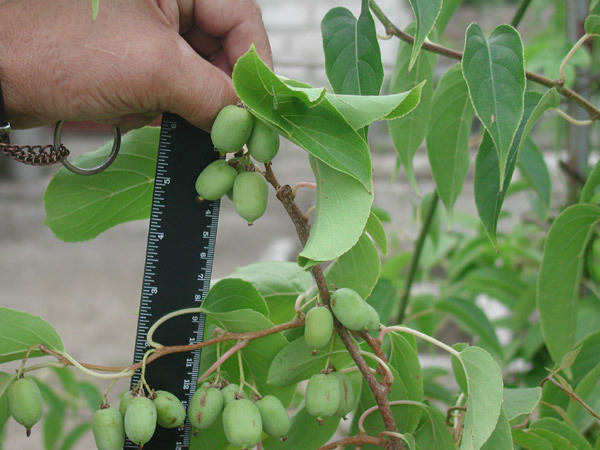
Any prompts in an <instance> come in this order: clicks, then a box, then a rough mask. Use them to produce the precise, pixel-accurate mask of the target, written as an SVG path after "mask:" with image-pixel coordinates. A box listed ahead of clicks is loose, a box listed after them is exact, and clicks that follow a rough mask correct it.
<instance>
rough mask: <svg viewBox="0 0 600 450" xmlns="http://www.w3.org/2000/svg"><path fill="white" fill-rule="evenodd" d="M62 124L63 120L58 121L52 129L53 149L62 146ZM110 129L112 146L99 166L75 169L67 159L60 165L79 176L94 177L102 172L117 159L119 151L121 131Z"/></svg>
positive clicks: (116, 128)
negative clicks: (111, 131) (111, 130)
mask: <svg viewBox="0 0 600 450" xmlns="http://www.w3.org/2000/svg"><path fill="white" fill-rule="evenodd" d="M64 123H65V121H64V120H60V121H58V122H56V126H55V127H54V147H55V148H60V147H61V145H62V143H61V136H62V128H63V125H64ZM112 129H113V146H112V149H111V151H110V154H109V155H108V156H107V157H106V159H105V160H104V161H102V162H101V163H100V164H98V165H97V166H95V167H90V168H83V167H77V166H76V165H74V164H73V163H72V162H70V161H69V159H68V158H64V159H62V160H61V163H62V164H63V166H65V167H66V168H67V169H69V170H70V171H71V172H74V173H76V174H79V175H94V174H96V173H100V172H102V171H103V170H104V169H106V168H107V167H108V166H110V165H111V164H112V163H113V161H114V160H115V158H116V157H117V155H118V154H119V149H120V147H121V129H120V128H118V127H115V126H113V127H112Z"/></svg>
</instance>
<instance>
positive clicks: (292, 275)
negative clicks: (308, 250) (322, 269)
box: [229, 261, 312, 324]
mask: <svg viewBox="0 0 600 450" xmlns="http://www.w3.org/2000/svg"><path fill="white" fill-rule="evenodd" d="M229 277H230V278H240V279H242V280H245V281H248V282H250V283H252V285H253V286H254V287H255V288H256V289H257V290H258V292H259V293H260V295H261V296H262V297H263V298H264V299H265V301H266V302H267V306H268V307H269V319H270V320H271V322H273V323H275V324H278V323H283V322H287V321H289V320H292V319H293V317H294V314H295V312H294V302H295V301H296V298H297V297H298V295H300V294H301V293H303V292H306V291H308V290H309V289H310V287H311V285H312V277H311V275H310V273H309V272H306V271H304V270H302V268H300V266H298V264H296V263H293V262H287V261H264V262H257V263H253V264H250V265H248V266H245V267H240V268H237V269H236V270H234V271H233V272H232V273H231V274H230V275H229Z"/></svg>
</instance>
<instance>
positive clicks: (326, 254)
mask: <svg viewBox="0 0 600 450" xmlns="http://www.w3.org/2000/svg"><path fill="white" fill-rule="evenodd" d="M310 162H311V166H312V169H313V172H314V174H315V179H316V182H317V207H316V209H315V212H314V222H313V224H312V227H311V230H310V235H309V238H308V241H307V242H306V245H305V246H304V249H303V250H302V252H301V253H300V255H298V264H299V265H300V266H301V267H303V268H308V267H311V266H313V265H315V264H318V263H320V262H323V261H330V260H333V259H335V258H337V257H339V256H340V255H343V254H344V253H346V252H347V251H348V250H350V249H351V248H352V247H354V245H355V244H356V242H358V239H359V238H360V236H361V235H362V232H363V230H364V228H365V225H366V223H367V220H368V218H369V215H370V213H371V203H372V202H373V194H372V193H368V192H367V191H365V190H364V189H363V187H362V185H361V184H360V183H359V182H357V181H356V180H355V179H354V178H351V177H349V176H347V175H346V174H344V173H342V172H339V171H337V170H334V169H332V168H331V167H329V166H328V165H326V164H323V163H322V162H320V161H317V160H316V159H314V158H311V159H310ZM341 224H343V227H341V226H340V225H341Z"/></svg>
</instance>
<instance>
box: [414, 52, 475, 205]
mask: <svg viewBox="0 0 600 450" xmlns="http://www.w3.org/2000/svg"><path fill="white" fill-rule="evenodd" d="M473 114H474V112H473V106H471V100H470V99H469V91H468V89H467V84H466V83H465V80H464V78H463V75H462V72H461V67H460V64H456V65H455V66H453V67H452V68H450V69H449V70H448V71H447V72H446V73H445V74H444V76H443V77H442V79H441V80H440V82H439V84H438V86H437V88H436V90H435V93H434V94H433V100H432V105H431V115H430V117H429V127H428V130H427V141H426V142H427V155H428V157H429V163H430V164H431V171H432V173H433V179H434V181H435V185H436V188H437V192H438V194H439V196H440V198H441V200H442V202H443V203H444V206H445V207H446V210H447V211H449V212H451V211H452V209H453V207H454V203H455V202H456V199H457V198H458V196H459V194H460V192H461V191H462V188H463V185H464V183H465V178H466V176H467V172H468V171H469V134H470V132H471V124H472V123H473Z"/></svg>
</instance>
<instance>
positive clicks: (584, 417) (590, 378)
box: [567, 363, 600, 429]
mask: <svg viewBox="0 0 600 450" xmlns="http://www.w3.org/2000/svg"><path fill="white" fill-rule="evenodd" d="M599 381H600V363H598V364H596V366H595V367H594V368H593V369H592V370H590V371H589V372H588V373H587V374H585V376H584V377H583V379H582V380H581V381H580V382H579V383H578V384H577V387H576V388H575V393H576V394H577V395H578V396H579V398H581V399H583V401H585V403H586V404H588V405H589V406H590V407H591V408H592V410H594V411H597V410H598V407H600V383H599ZM567 413H568V414H569V418H570V419H571V420H572V421H573V422H574V423H575V424H576V425H577V426H578V428H579V429H583V428H586V427H588V426H590V425H591V424H592V423H593V422H594V421H595V418H594V417H592V416H591V415H590V414H589V413H588V412H587V411H586V410H585V409H584V408H583V406H582V405H581V403H579V402H569V406H568V407H567Z"/></svg>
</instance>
